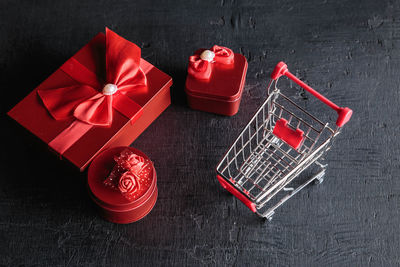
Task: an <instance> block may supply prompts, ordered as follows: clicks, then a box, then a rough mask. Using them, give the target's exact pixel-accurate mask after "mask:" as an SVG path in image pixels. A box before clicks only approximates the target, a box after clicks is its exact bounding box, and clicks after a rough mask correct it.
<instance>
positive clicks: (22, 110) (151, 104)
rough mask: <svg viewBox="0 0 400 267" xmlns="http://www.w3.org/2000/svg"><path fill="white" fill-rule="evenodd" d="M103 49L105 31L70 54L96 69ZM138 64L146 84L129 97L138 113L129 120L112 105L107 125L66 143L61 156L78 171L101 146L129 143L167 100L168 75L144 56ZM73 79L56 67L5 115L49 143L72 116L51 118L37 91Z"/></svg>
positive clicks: (100, 60)
mask: <svg viewBox="0 0 400 267" xmlns="http://www.w3.org/2000/svg"><path fill="white" fill-rule="evenodd" d="M103 51H104V53H103V54H104V55H105V34H104V33H99V34H98V35H97V36H95V37H94V38H93V39H92V40H91V41H90V42H89V43H88V44H87V45H85V46H84V47H83V48H82V49H81V50H79V51H78V52H77V53H76V54H75V55H74V56H73V58H74V59H75V60H77V61H78V62H79V63H81V64H82V65H84V66H85V67H86V68H87V69H89V70H90V71H92V72H94V73H99V71H98V65H99V64H105V63H104V61H105V59H104V58H101V57H100V58H99V56H98V55H101V53H102V52H103ZM140 67H141V68H142V69H146V71H145V72H146V78H147V82H148V88H147V90H146V91H145V92H143V91H140V90H138V91H137V92H134V99H133V100H134V101H135V102H136V103H138V104H139V105H140V106H142V111H143V112H142V115H141V116H140V117H139V118H138V119H137V120H136V121H135V122H134V123H133V124H132V123H131V122H130V120H129V119H128V118H127V117H125V116H123V115H122V114H121V113H119V112H118V111H116V110H115V109H114V110H113V122H112V125H111V126H110V127H93V128H91V129H90V130H89V131H88V132H87V133H85V134H84V135H83V136H82V137H81V138H79V139H78V141H76V142H75V143H74V144H73V145H72V146H71V147H69V148H68V149H67V150H66V151H65V152H64V153H63V155H62V157H63V158H65V159H67V160H68V161H70V162H71V163H72V164H74V165H75V166H77V167H78V168H79V169H80V170H81V171H83V170H84V169H85V168H86V167H87V166H88V165H89V163H90V162H91V161H92V160H93V159H94V158H95V157H96V156H97V155H98V154H99V153H100V152H102V151H104V150H105V149H108V148H112V147H116V146H129V145H130V144H131V143H132V142H133V141H134V140H135V139H136V138H137V137H138V136H139V135H140V134H141V133H142V132H143V131H144V130H145V129H146V128H147V127H148V126H149V125H150V124H151V123H152V122H153V121H154V120H155V119H156V118H157V117H158V116H159V115H160V114H161V113H162V112H163V111H164V110H165V109H166V108H167V107H168V106H169V105H170V104H171V97H170V87H171V85H172V78H171V77H170V76H168V75H167V74H165V73H164V72H162V71H161V70H159V69H157V68H156V67H154V66H153V65H151V64H150V63H148V62H147V61H146V60H144V59H141V61H140ZM74 83H76V82H75V81H74V80H73V79H72V78H71V77H69V76H68V75H67V74H65V73H64V72H63V71H62V70H61V69H58V70H56V71H55V72H54V73H53V74H52V75H51V76H50V77H48V78H47V79H46V80H45V81H44V82H42V83H41V84H40V85H39V86H38V87H37V88H35V89H34V90H33V91H32V92H31V93H30V94H29V95H28V96H26V97H25V98H24V99H23V100H22V101H21V102H19V103H18V104H17V105H16V106H15V107H14V108H12V109H11V110H10V111H9V112H8V115H9V116H10V117H11V118H13V119H14V120H16V121H17V122H18V123H19V124H21V125H22V126H23V127H25V128H26V129H27V130H29V131H30V132H32V133H33V134H34V135H36V136H37V137H38V138H39V139H41V140H42V141H43V142H45V143H46V144H49V143H50V142H51V141H52V140H53V139H54V138H55V137H57V136H58V135H59V134H60V133H61V132H62V131H64V130H65V129H66V128H67V127H68V126H69V125H71V123H72V122H73V121H74V120H75V119H74V118H71V119H66V120H55V119H54V118H53V117H51V115H50V113H49V112H48V111H47V109H46V108H45V107H44V105H43V103H42V101H41V99H40V98H39V96H38V95H37V91H38V90H41V89H50V88H59V87H65V86H66V85H68V84H70V85H71V84H74Z"/></svg>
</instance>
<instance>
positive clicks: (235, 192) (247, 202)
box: [217, 175, 257, 212]
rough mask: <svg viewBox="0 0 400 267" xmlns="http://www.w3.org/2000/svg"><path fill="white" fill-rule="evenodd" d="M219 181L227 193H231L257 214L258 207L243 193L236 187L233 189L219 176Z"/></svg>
mask: <svg viewBox="0 0 400 267" xmlns="http://www.w3.org/2000/svg"><path fill="white" fill-rule="evenodd" d="M217 178H218V181H219V183H220V184H221V186H222V187H223V188H225V189H226V190H227V191H229V192H230V193H231V194H232V195H234V196H235V197H237V198H238V199H239V200H240V201H242V202H243V204H245V205H246V206H247V207H248V208H249V209H250V210H251V211H252V212H256V211H257V208H256V205H255V204H254V203H253V202H251V201H250V199H248V198H247V197H245V196H244V195H243V194H242V193H241V192H239V191H238V190H237V189H236V188H235V187H233V186H232V185H231V184H230V183H228V182H227V181H225V179H224V178H222V177H221V176H219V175H217Z"/></svg>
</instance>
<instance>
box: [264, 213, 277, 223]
mask: <svg viewBox="0 0 400 267" xmlns="http://www.w3.org/2000/svg"><path fill="white" fill-rule="evenodd" d="M274 214H275V212H274V211H272V212H270V213H269V214H268V215H267V216H266V217H265V218H266V219H267V220H268V221H269V222H270V221H272V219H273V218H274Z"/></svg>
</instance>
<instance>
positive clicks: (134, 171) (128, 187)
mask: <svg viewBox="0 0 400 267" xmlns="http://www.w3.org/2000/svg"><path fill="white" fill-rule="evenodd" d="M114 161H115V162H116V165H115V166H114V168H113V169H112V171H111V173H110V175H109V176H108V177H107V178H106V179H105V180H104V184H105V185H106V186H107V187H110V188H112V189H114V190H118V191H119V192H120V193H121V194H122V195H123V196H124V197H125V198H126V199H128V200H130V201H133V200H136V199H138V198H139V197H141V196H142V195H143V194H144V193H145V192H146V191H147V189H148V188H149V187H150V185H151V182H152V177H151V175H150V174H151V171H152V164H153V163H152V162H151V161H150V160H148V159H145V158H143V157H141V156H139V155H136V154H135V153H133V152H132V151H131V150H129V149H125V150H123V151H122V152H121V153H120V154H119V155H116V156H114Z"/></svg>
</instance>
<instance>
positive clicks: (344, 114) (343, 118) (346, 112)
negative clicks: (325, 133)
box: [271, 61, 353, 127]
mask: <svg viewBox="0 0 400 267" xmlns="http://www.w3.org/2000/svg"><path fill="white" fill-rule="evenodd" d="M282 75H285V76H286V77H288V78H289V79H291V80H292V81H294V82H295V83H297V84H298V85H300V86H301V87H303V88H304V89H305V90H307V91H308V92H310V93H311V94H312V95H313V96H315V97H316V98H318V99H319V100H321V101H322V102H324V103H325V104H326V105H327V106H329V107H330V108H332V109H333V110H335V111H336V112H337V114H338V118H337V120H336V125H337V126H339V127H343V125H345V124H346V123H347V122H348V121H349V120H350V118H351V115H352V114H353V111H352V110H351V109H349V108H347V107H344V108H342V107H339V106H338V105H336V104H335V103H333V102H332V101H330V100H329V99H328V98H326V97H324V96H323V95H321V94H320V93H318V92H317V91H315V90H314V89H312V88H311V87H310V86H308V85H307V84H305V83H304V82H302V81H301V80H299V78H297V77H296V76H294V75H293V74H292V73H290V72H289V70H288V67H287V65H286V64H285V63H284V62H282V61H281V62H279V63H278V64H277V65H276V67H275V69H274V71H273V72H272V74H271V78H272V79H273V80H277V79H278V78H279V77H281V76H282Z"/></svg>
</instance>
